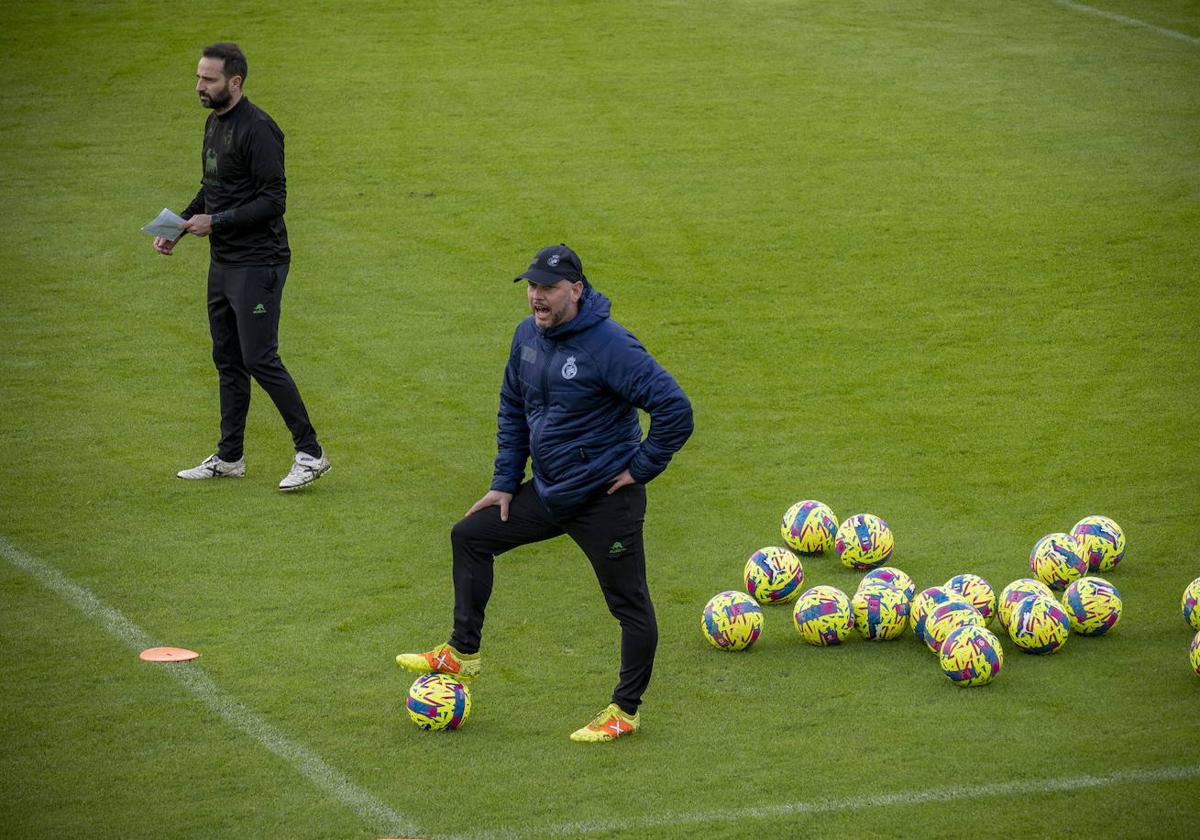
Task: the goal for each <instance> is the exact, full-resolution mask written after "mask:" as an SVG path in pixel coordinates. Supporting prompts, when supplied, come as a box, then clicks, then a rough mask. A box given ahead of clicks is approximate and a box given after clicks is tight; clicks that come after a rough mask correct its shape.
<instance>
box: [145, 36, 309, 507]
mask: <svg viewBox="0 0 1200 840" xmlns="http://www.w3.org/2000/svg"><path fill="white" fill-rule="evenodd" d="M245 78H246V57H245V55H243V54H242V51H241V50H240V49H239V48H238V46H237V45H236V44H213V45H212V46H210V47H206V48H205V49H204V52H203V55H202V57H201V59H200V63H199V66H198V67H197V71H196V79H197V82H196V92H197V93H198V94H199V96H200V102H201V104H203V105H204V106H205V107H207V108H211V109H212V110H213V113H212V114H210V115H209V117H208V121H207V122H206V123H205V125H204V145H203V148H202V152H201V166H202V172H203V176H202V178H201V182H200V190H199V192H197V193H196V197H195V198H193V199H192V202H191V204H189V205H188V207H187V209H186V210H184V212H183V213H182V214H181V216H182V217H183V219H184V220H185V222H184V224H183V225H182V228H183V231H184V232H185V233H191V234H193V235H195V236H207V237H209V251H210V263H209V269H208V321H209V328H210V331H211V333H212V342H213V362H214V363H215V364H216V367H217V375H218V379H219V382H220V394H221V439H220V442H219V443H218V444H217V451H216V452H215V453H214V454H213V455H211V456H210V457H209V458H207V459H206V460H205V461H204V462H203V463H202V464H200V465H199V466H197V467H194V468H192V469H188V470H181V471H180V472H179V473H178V475H179V477H180V478H187V479H207V478H223V477H240V476H243V475H245V472H246V465H245V459H244V457H243V452H242V441H243V437H244V435H245V430H246V414H247V412H248V411H249V409H250V377H251V376H253V377H254V379H255V381H257V382H258V384H259V385H260V386H262V389H263V390H264V391H266V392H267V394H268V396H270V397H271V400H272V401H273V402H274V403H275V407H276V408H277V409H278V410H279V413H280V415H281V416H282V417H283V420H284V422H285V423H286V424H287V427H288V429H289V430H290V431H291V433H292V439H293V442H294V443H295V446H296V457H295V460H294V462H293V464H292V467H291V471H290V472H289V473H288V475H287V476H285V477H284V479H283V480H282V481H281V482H280V484H279V489H280V490H296V489H299V488H301V487H304V486H306V485H308V484H311V483H312V482H313V481H315V480H317V479H318V478H320V477H321V476H322V475H324V474H325V473H326V472H328V471H329V459H328V458H326V457H325V454H324V452H323V451H322V449H321V446H320V444H319V443H318V442H317V434H316V432H315V431H314V430H313V426H312V423H311V422H310V421H309V419H308V411H307V410H306V409H305V407H304V401H303V400H302V399H301V398H300V391H299V389H298V388H297V387H296V383H295V382H294V381H292V377H291V375H289V374H288V371H287V368H285V367H284V366H283V361H282V360H281V359H280V358H279V352H278V332H279V309H280V304H281V302H282V300H283V285H284V282H285V281H286V280H287V274H288V264H289V261H290V260H291V251H290V249H289V248H288V238H287V227H286V226H285V225H284V222H283V214H284V210H285V208H286V203H287V180H286V178H285V176H284V169H283V132H282V131H280V130H279V126H277V125H276V124H275V121H274V120H272V119H271V117H270V116H268V115H267V113H266V112H265V111H263V110H262V109H260V108H258V107H257V106H256V105H254V104H253V103H252V102H251V101H250V100H249V99H247V98H246V97H245V95H244V94H243V93H242V84H243V83H244V81H245ZM174 246H175V241H173V240H169V239H163V238H162V237H159V238H156V239H155V241H154V247H155V249H156V250H157V251H158V252H159V253H161V254H165V255H170V254H171V251H172V249H173V248H174Z"/></svg>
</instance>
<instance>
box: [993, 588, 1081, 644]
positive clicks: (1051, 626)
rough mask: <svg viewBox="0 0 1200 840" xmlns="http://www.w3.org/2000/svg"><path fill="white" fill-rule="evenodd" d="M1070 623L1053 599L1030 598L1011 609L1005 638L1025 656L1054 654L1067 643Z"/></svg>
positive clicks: (1042, 597)
mask: <svg viewBox="0 0 1200 840" xmlns="http://www.w3.org/2000/svg"><path fill="white" fill-rule="evenodd" d="M1070 632H1071V622H1070V620H1069V619H1068V618H1067V612H1066V610H1064V609H1063V608H1062V606H1061V605H1060V604H1059V603H1058V601H1056V600H1055V599H1054V598H1049V597H1047V596H1045V595H1031V596H1030V597H1028V598H1026V599H1024V600H1023V601H1020V602H1019V603H1018V604H1017V605H1016V606H1015V607H1013V611H1012V614H1011V615H1010V616H1009V620H1008V635H1009V637H1010V638H1011V639H1012V640H1013V643H1014V644H1015V645H1016V646H1017V647H1019V648H1020V649H1021V650H1023V651H1025V652H1026V653H1038V654H1046V653H1054V652H1055V651H1057V650H1059V649H1060V648H1061V647H1062V646H1063V644H1065V643H1066V641H1067V635H1068V634H1069V633H1070Z"/></svg>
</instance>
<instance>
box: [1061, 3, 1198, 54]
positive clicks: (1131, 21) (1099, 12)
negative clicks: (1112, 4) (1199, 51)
mask: <svg viewBox="0 0 1200 840" xmlns="http://www.w3.org/2000/svg"><path fill="white" fill-rule="evenodd" d="M1054 2H1055V3H1057V4H1058V5H1060V6H1066V7H1067V8H1068V9H1074V10H1075V11H1077V12H1083V13H1085V14H1089V15H1096V16H1097V17H1102V18H1108V19H1109V20H1115V21H1116V22H1117V23H1123V24H1125V25H1127V26H1139V27H1141V28H1142V29H1149V30H1150V31H1151V32H1157V33H1158V34H1159V35H1166V36H1167V37H1168V38H1177V39H1179V40H1180V41H1187V42H1188V43H1189V44H1195V45H1197V46H1200V38H1195V37H1193V36H1191V35H1187V34H1184V33H1183V32H1176V31H1175V30H1174V29H1167V28H1166V27H1165V26H1155V25H1154V24H1153V23H1146V21H1144V20H1138V19H1137V18H1131V17H1125V15H1118V14H1116V13H1115V12H1106V11H1104V10H1103V9H1097V8H1095V7H1094V6H1088V5H1086V4H1084V3H1074V2H1072V0H1054Z"/></svg>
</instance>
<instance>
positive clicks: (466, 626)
mask: <svg viewBox="0 0 1200 840" xmlns="http://www.w3.org/2000/svg"><path fill="white" fill-rule="evenodd" d="M645 515H646V488H645V487H644V486H643V485H641V484H632V485H628V486H626V487H622V488H621V489H620V490H618V491H617V492H616V493H614V494H612V495H611V496H609V495H606V494H604V493H603V492H601V493H600V495H599V496H598V497H597V498H595V499H594V500H592V501H591V502H589V503H588V504H587V506H585V507H584V508H583V510H582V511H581V512H580V513H578V514H577V515H576V516H574V517H573V518H572V519H570V520H568V521H566V522H559V521H556V520H555V519H554V518H553V517H551V516H550V513H549V512H548V511H547V510H546V508H545V506H544V505H543V504H542V501H541V499H539V498H538V494H537V491H535V490H534V489H533V485H532V484H530V483H528V482H526V483H525V484H523V485H521V487H520V488H519V489H518V490H517V492H516V494H515V495H514V496H513V499H512V503H511V504H510V505H509V508H508V521H507V522H502V521H500V508H498V507H496V506H492V507H488V508H484V509H483V510H480V511H477V512H476V513H474V514H472V515H471V516H468V517H466V518H465V519H461V520H459V521H458V523H457V524H455V526H454V528H453V529H452V530H451V532H450V543H451V546H452V548H453V553H454V632H453V634H452V635H451V636H450V643H451V644H452V645H454V647H456V648H458V649H459V650H460V651H462V652H463V653H474V652H475V651H477V650H479V642H480V636H481V633H482V631H483V615H484V610H485V609H486V608H487V603H488V598H490V597H491V594H492V570H493V561H494V560H495V557H496V555H497V554H503V553H504V552H506V551H508V550H510V549H513V548H516V547H517V546H521V545H527V544H528V543H533V542H540V541H541V540H547V539H550V538H551V537H557V536H559V535H561V534H567V535H568V536H570V537H571V539H573V540H574V541H575V543H576V544H577V545H578V546H579V547H580V548H581V549H583V552H584V554H586V555H587V558H588V560H590V561H591V563H592V569H593V570H594V571H595V573H596V579H597V580H598V581H599V582H600V590H601V591H602V592H603V593H604V600H605V603H607V604H608V609H609V612H611V613H612V615H613V617H614V618H616V619H617V621H618V622H619V623H620V626H621V674H620V680H619V682H618V683H617V687H616V689H614V691H613V696H612V699H613V702H614V703H616V704H617V705H618V706H620V707H621V708H622V709H624V710H625V711H626V712H629V713H631V714H632V713H633V712H636V711H637V708H638V705H639V704H640V703H641V701H642V693H643V692H644V691H645V690H646V686H647V685H649V683H650V673H651V671H653V669H654V651H655V649H656V648H657V647H658V624H657V622H656V621H655V618H654V604H652V603H651V602H650V589H649V587H648V586H647V585H646V556H645V553H644V552H643V550H642V523H643V521H644V519H645Z"/></svg>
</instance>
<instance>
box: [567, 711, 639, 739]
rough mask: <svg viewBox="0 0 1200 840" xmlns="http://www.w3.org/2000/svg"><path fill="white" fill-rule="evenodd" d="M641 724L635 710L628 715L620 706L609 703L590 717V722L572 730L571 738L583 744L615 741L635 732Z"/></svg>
mask: <svg viewBox="0 0 1200 840" xmlns="http://www.w3.org/2000/svg"><path fill="white" fill-rule="evenodd" d="M641 725H642V724H641V720H640V718H639V717H638V714H637V713H636V712H634V714H633V716H632V717H630V716H629V715H627V714H625V713H624V712H623V711H621V707H620V706H618V705H617V704H616V703H609V704H608V707H607V708H605V710H604V711H602V712H601V713H600V714H598V715H596V716H595V717H594V718H592V722H591V723H589V724H588V725H587V726H585V727H583V729H576V730H575V731H574V732H572V733H571V740H572V741H578V742H580V743H584V744H599V743H603V742H604V741H615V740H617V739H618V738H623V737H625V736H626V735H629V734H630V733H632V732H637V731H638V728H639V727H640V726H641Z"/></svg>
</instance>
